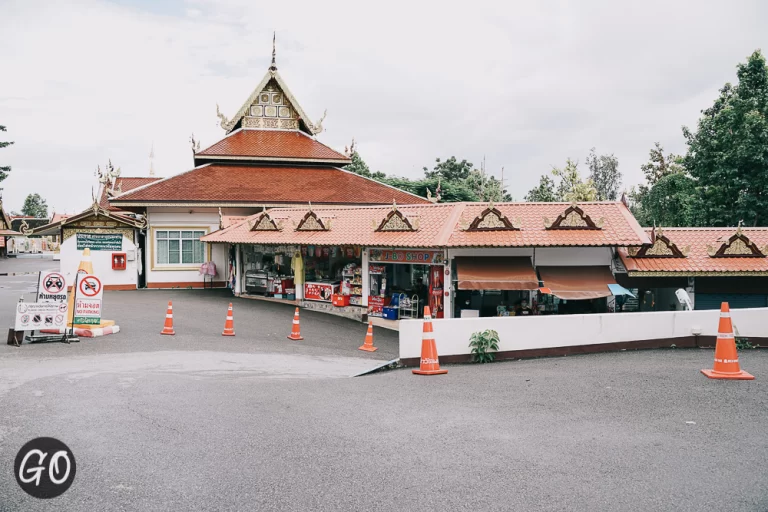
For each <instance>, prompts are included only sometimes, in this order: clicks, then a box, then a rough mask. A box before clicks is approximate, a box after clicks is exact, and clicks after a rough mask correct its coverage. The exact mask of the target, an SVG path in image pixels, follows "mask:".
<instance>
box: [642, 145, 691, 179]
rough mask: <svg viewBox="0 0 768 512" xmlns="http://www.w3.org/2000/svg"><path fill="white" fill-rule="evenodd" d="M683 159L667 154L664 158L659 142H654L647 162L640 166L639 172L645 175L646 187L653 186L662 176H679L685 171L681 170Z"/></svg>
mask: <svg viewBox="0 0 768 512" xmlns="http://www.w3.org/2000/svg"><path fill="white" fill-rule="evenodd" d="M682 163H683V157H681V156H679V155H675V154H673V153H669V154H668V155H667V156H664V148H663V147H661V143H660V142H655V143H654V147H653V148H651V150H650V151H649V152H648V162H646V163H644V164H643V165H641V166H640V170H641V171H643V174H645V181H646V183H647V184H648V186H651V187H652V186H653V185H655V184H656V182H658V181H659V180H660V179H661V178H663V177H664V176H669V175H670V174H679V173H682V172H684V171H685V169H684V168H683V165H682Z"/></svg>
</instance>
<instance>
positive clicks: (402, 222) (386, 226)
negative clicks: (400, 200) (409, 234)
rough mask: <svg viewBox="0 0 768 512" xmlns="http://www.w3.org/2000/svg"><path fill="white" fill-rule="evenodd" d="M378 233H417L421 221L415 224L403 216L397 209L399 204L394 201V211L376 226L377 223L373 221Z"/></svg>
mask: <svg viewBox="0 0 768 512" xmlns="http://www.w3.org/2000/svg"><path fill="white" fill-rule="evenodd" d="M373 225H374V227H375V230H374V231H376V232H381V231H401V232H402V231H417V230H418V229H419V220H418V219H416V221H415V222H411V220H410V219H409V218H408V217H406V216H405V215H403V212H401V211H400V210H398V209H397V202H396V201H394V200H393V201H392V211H390V212H389V213H388V214H387V216H386V217H384V219H383V220H382V221H381V222H380V223H379V224H378V226H377V225H376V221H373Z"/></svg>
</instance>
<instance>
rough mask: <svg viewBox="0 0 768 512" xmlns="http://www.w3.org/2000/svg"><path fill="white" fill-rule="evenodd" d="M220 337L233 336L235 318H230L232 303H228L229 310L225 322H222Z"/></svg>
mask: <svg viewBox="0 0 768 512" xmlns="http://www.w3.org/2000/svg"><path fill="white" fill-rule="evenodd" d="M221 335H222V336H234V335H235V317H234V316H232V303H231V302H230V303H229V309H228V310H227V320H226V321H225V322H224V332H222V333H221Z"/></svg>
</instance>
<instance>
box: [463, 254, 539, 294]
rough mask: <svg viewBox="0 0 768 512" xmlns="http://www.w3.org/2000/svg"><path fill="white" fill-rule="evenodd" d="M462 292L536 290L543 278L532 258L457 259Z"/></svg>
mask: <svg viewBox="0 0 768 512" xmlns="http://www.w3.org/2000/svg"><path fill="white" fill-rule="evenodd" d="M456 274H457V277H458V280H459V290H535V289H536V288H538V287H539V279H538V278H537V277H536V272H535V271H534V270H533V266H531V258H529V257H502V256H494V257H488V258H483V257H476V258H456Z"/></svg>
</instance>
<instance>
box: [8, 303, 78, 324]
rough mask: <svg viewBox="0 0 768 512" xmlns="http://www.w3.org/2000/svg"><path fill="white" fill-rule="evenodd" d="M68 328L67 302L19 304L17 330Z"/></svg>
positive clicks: (17, 308) (17, 307) (17, 306)
mask: <svg viewBox="0 0 768 512" xmlns="http://www.w3.org/2000/svg"><path fill="white" fill-rule="evenodd" d="M66 326H67V303H66V302H19V303H18V304H16V330H17V331H36V330H38V329H60V328H63V327H66Z"/></svg>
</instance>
